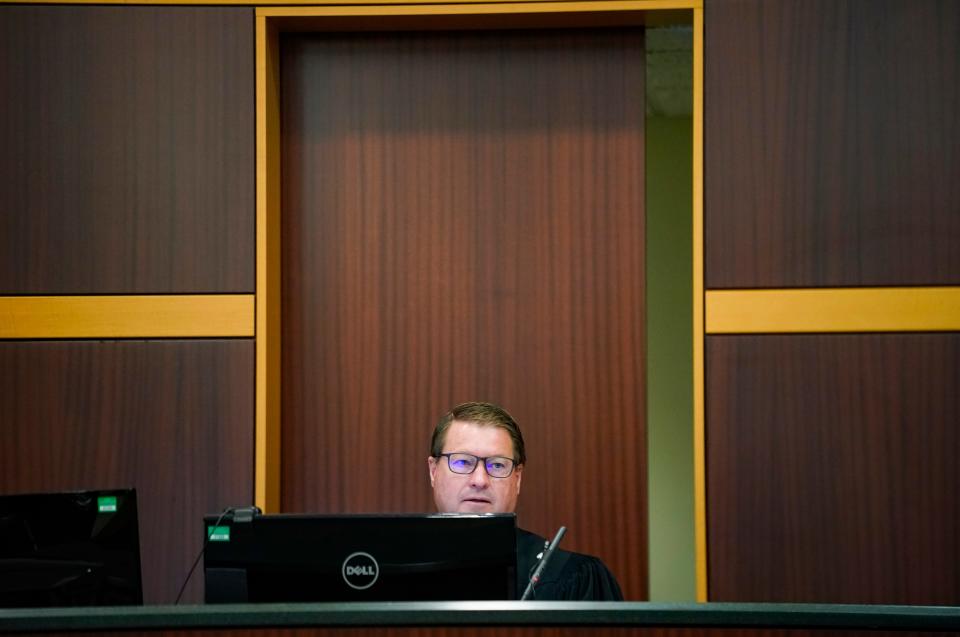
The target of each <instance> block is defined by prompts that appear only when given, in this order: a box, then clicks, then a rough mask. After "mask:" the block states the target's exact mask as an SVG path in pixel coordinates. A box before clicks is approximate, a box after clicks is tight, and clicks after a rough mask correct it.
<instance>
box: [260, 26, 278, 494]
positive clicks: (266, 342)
mask: <svg viewBox="0 0 960 637" xmlns="http://www.w3.org/2000/svg"><path fill="white" fill-rule="evenodd" d="M256 39H257V41H256V75H257V77H256V92H257V95H256V100H257V369H256V424H255V431H256V434H255V439H256V451H255V459H254V501H255V502H256V504H257V506H259V507H260V508H261V509H263V511H264V512H265V513H277V512H279V511H280V97H279V91H280V87H279V82H280V60H279V55H280V45H279V38H278V36H277V33H276V30H275V28H273V27H271V25H270V24H269V21H268V20H267V19H266V18H264V17H263V16H257V18H256Z"/></svg>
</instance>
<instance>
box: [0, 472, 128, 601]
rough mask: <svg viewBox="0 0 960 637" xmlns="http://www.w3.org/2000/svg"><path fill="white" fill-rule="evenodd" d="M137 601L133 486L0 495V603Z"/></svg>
mask: <svg viewBox="0 0 960 637" xmlns="http://www.w3.org/2000/svg"><path fill="white" fill-rule="evenodd" d="M142 603H143V588H142V583H141V579H140V536H139V526H138V522H137V494H136V491H135V490H133V489H113V490H106V491H76V492H68V493H38V494H28V495H5V496H0V606H2V607H5V608H13V607H33V608H36V607H45V606H119V605H131V604H142Z"/></svg>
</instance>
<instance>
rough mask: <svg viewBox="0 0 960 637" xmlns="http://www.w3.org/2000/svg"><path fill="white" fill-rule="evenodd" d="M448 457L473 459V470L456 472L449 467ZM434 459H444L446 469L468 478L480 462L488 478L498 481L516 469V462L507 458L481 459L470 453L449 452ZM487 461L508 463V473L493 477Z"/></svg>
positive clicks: (491, 457) (490, 457) (492, 457)
mask: <svg viewBox="0 0 960 637" xmlns="http://www.w3.org/2000/svg"><path fill="white" fill-rule="evenodd" d="M450 456H466V457H468V458H473V459H474V464H473V469H470V471H457V470H456V469H454V468H453V467H452V466H451V465H450ZM436 457H437V458H443V457H446V459H447V468H448V469H450V471H452V472H453V473H456V474H457V475H461V476H468V475H470V474H471V473H473V472H474V471H476V470H477V467H479V466H480V464H481V461H482V463H483V470H484V471H486V472H487V475H488V476H490V477H491V478H500V479H503V478H509V477H510V476H512V475H513V471H514V469H516V468H517V461H516V460H515V459H514V458H508V457H507V456H487V457H486V458H481V457H480V456H475V455H473V454H472V453H464V452H462V451H451V452H449V453H441V454H440V455H439V456H436ZM488 460H506V461H508V462H509V463H510V471H509V472H508V473H507V475H504V476H495V475H493V474H492V473H490V467H489V466H487V461H488Z"/></svg>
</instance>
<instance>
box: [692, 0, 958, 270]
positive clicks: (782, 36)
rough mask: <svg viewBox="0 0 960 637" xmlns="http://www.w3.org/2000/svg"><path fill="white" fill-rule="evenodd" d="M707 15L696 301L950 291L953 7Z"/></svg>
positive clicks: (809, 7) (713, 7)
mask: <svg viewBox="0 0 960 637" xmlns="http://www.w3.org/2000/svg"><path fill="white" fill-rule="evenodd" d="M705 11H706V16H705V23H706V37H705V43H706V77H705V103H706V112H705V117H706V119H705V125H706V131H707V133H706V146H705V177H706V183H705V187H706V192H705V197H706V198H705V205H706V218H705V222H706V277H707V287H708V288H727V287H732V288H737V287H739V288H752V287H813V286H857V285H870V286H876V285H938V284H939V285H942V284H952V285H956V284H957V283H958V282H960V180H958V179H957V175H958V174H960V151H958V149H960V90H958V88H957V87H958V86H960V4H958V3H957V2H954V1H953V0H916V1H914V0H803V1H801V0H781V1H778V2H767V1H764V0H710V1H709V2H707V3H706V7H705Z"/></svg>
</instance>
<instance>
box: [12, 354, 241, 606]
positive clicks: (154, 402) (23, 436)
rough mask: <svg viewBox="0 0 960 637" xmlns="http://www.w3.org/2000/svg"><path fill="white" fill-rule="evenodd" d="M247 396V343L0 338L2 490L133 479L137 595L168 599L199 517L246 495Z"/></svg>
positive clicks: (190, 550) (192, 550)
mask: <svg viewBox="0 0 960 637" xmlns="http://www.w3.org/2000/svg"><path fill="white" fill-rule="evenodd" d="M252 396H253V343H252V341H250V340H248V339H243V340H221V341H200V340H196V341H194V340H190V341H115V342H102V341H100V342H98V341H72V342H65V341H33V342H23V341H7V342H0V423H2V426H0V493H5V494H9V493H24V492H38V491H59V490H76V489H98V488H116V487H128V486H130V487H135V488H136V489H137V495H138V505H139V512H140V547H141V563H142V569H143V582H144V602H145V603H147V604H157V603H172V602H173V601H174V599H175V597H176V595H177V591H178V590H179V587H180V585H181V583H182V582H183V580H184V578H185V576H186V574H187V571H188V570H189V568H190V565H191V564H192V563H193V560H194V558H195V557H196V556H197V555H198V553H199V551H200V547H201V543H202V516H203V515H204V514H206V513H211V512H217V511H220V510H222V509H223V508H224V507H226V506H236V505H243V504H249V503H251V502H252V499H253V398H252ZM202 583H203V573H202V571H200V572H197V573H195V574H194V577H193V578H192V580H191V583H190V588H189V589H188V591H187V592H186V593H185V596H184V600H185V601H188V602H194V603H195V602H199V601H201V600H202V599H203V585H202Z"/></svg>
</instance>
